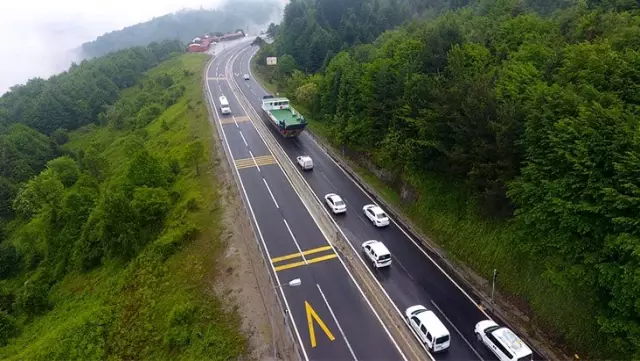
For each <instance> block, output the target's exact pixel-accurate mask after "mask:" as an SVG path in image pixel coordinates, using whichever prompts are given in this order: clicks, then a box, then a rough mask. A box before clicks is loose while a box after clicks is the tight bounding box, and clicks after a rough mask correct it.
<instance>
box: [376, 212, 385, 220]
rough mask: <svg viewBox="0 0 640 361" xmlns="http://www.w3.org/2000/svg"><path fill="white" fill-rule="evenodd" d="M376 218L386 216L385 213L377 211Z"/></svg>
mask: <svg viewBox="0 0 640 361" xmlns="http://www.w3.org/2000/svg"><path fill="white" fill-rule="evenodd" d="M376 218H378V219H382V218H387V215H386V214H384V213H378V214H376Z"/></svg>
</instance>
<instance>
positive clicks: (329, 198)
mask: <svg viewBox="0 0 640 361" xmlns="http://www.w3.org/2000/svg"><path fill="white" fill-rule="evenodd" d="M324 201H325V202H327V205H328V206H329V208H331V211H332V212H333V213H334V214H338V213H344V212H346V211H347V205H346V204H345V203H344V201H343V200H342V198H340V196H339V195H337V194H335V193H329V194H327V195H325V196H324Z"/></svg>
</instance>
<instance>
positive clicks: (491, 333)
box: [474, 320, 533, 361]
mask: <svg viewBox="0 0 640 361" xmlns="http://www.w3.org/2000/svg"><path fill="white" fill-rule="evenodd" d="M474 331H475V333H476V337H477V338H478V341H480V342H482V343H484V345H485V346H487V348H489V350H491V352H493V353H494V354H495V355H496V356H497V357H498V360H500V361H529V360H532V359H533V352H532V351H531V349H530V348H529V346H527V345H525V343H524V342H522V340H521V339H520V337H518V336H517V335H516V334H515V333H513V331H511V330H510V329H508V328H506V327H500V326H498V324H497V323H495V322H493V321H491V320H484V321H480V322H478V323H477V324H476V327H475V329H474Z"/></svg>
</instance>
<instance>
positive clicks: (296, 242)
mask: <svg viewBox="0 0 640 361" xmlns="http://www.w3.org/2000/svg"><path fill="white" fill-rule="evenodd" d="M282 220H283V221H284V225H285V226H287V230H288V231H289V235H290V236H291V238H293V243H295V244H296V247H298V252H300V257H302V260H303V261H304V264H309V262H307V258H306V257H305V256H304V253H302V249H301V248H300V245H299V244H298V240H296V237H295V236H294V235H293V232H291V228H289V223H288V222H287V220H286V219H284V218H283V219H282Z"/></svg>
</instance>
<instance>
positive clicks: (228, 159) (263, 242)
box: [207, 61, 309, 361]
mask: <svg viewBox="0 0 640 361" xmlns="http://www.w3.org/2000/svg"><path fill="white" fill-rule="evenodd" d="M212 64H213V61H211V62H210V63H209V66H208V68H207V72H208V71H209V69H210V68H211V65H212ZM207 90H208V91H209V95H208V96H209V100H210V101H211V104H213V93H212V92H211V87H210V86H209V82H207ZM214 110H215V109H214ZM212 114H213V117H214V118H215V119H216V120H217V121H218V124H219V125H220V126H219V130H220V131H221V132H222V136H223V138H224V143H225V144H226V146H227V151H228V152H229V153H228V155H229V157H227V161H228V162H229V165H230V166H231V168H233V169H235V172H236V175H237V177H238V181H239V183H238V184H239V185H240V188H241V189H242V193H243V194H244V199H245V200H246V202H247V205H248V208H249V211H250V212H251V218H253V222H254V224H255V225H256V229H257V230H258V235H259V236H260V241H261V242H262V247H263V249H264V252H265V253H266V256H267V259H266V262H267V263H268V264H269V265H270V266H271V272H272V273H273V276H274V277H275V279H276V282H277V284H282V282H281V281H280V278H279V277H278V274H277V272H276V269H275V267H274V266H273V263H272V262H270V260H271V255H270V253H269V248H268V247H267V244H266V242H265V241H264V237H263V236H262V230H261V229H260V225H259V224H258V219H257V218H256V215H255V213H254V212H253V207H252V206H251V201H250V200H249V196H248V195H247V190H246V189H245V188H244V183H243V182H242V178H241V177H240V171H238V169H236V167H235V165H234V164H233V153H232V152H231V147H230V146H229V141H228V139H227V134H226V133H225V131H224V127H223V126H222V121H221V120H220V117H218V112H216V111H213V112H212ZM279 290H280V296H281V298H282V300H283V301H284V305H285V307H286V313H287V316H289V318H290V319H291V325H293V330H294V332H295V334H296V338H297V339H298V343H299V344H300V347H301V349H302V355H303V356H304V359H305V360H306V361H309V356H308V355H307V349H306V348H305V347H304V343H303V342H302V337H300V332H299V331H298V326H297V325H296V321H295V319H294V318H293V313H292V312H291V308H290V307H289V301H287V296H285V294H284V288H283V287H280V288H279Z"/></svg>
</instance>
